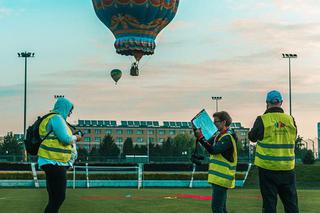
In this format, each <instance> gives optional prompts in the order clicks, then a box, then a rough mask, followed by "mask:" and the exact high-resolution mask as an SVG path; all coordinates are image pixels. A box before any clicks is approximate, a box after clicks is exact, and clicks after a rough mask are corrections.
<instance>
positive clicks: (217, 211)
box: [211, 184, 228, 213]
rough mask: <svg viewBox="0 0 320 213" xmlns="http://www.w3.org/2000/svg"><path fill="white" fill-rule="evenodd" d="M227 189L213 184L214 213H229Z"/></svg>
mask: <svg viewBox="0 0 320 213" xmlns="http://www.w3.org/2000/svg"><path fill="white" fill-rule="evenodd" d="M227 190H228V189H227V188H225V187H222V186H219V185H216V184H212V201H211V209H212V212H213V213H227Z"/></svg>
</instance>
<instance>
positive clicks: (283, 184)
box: [259, 168, 299, 213]
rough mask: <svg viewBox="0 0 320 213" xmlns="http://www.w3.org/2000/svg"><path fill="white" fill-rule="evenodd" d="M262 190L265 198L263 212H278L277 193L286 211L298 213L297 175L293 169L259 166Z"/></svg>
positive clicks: (287, 212)
mask: <svg viewBox="0 0 320 213" xmlns="http://www.w3.org/2000/svg"><path fill="white" fill-rule="evenodd" d="M259 183H260V191H261V195H262V199H263V210H262V212H263V213H275V212H277V199H278V197H277V195H278V194H279V197H280V200H281V201H282V204H283V206H284V210H285V212H286V213H298V212H299V209H298V196H297V190H296V176H295V172H294V170H291V171H271V170H266V169H262V168H259Z"/></svg>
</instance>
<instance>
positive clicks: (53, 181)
mask: <svg viewBox="0 0 320 213" xmlns="http://www.w3.org/2000/svg"><path fill="white" fill-rule="evenodd" d="M41 168H42V169H43V170H44V172H45V173H46V183H47V191H48V196H49V201H48V204H47V206H46V208H45V211H44V212H45V213H57V212H59V208H60V206H61V205H62V203H63V201H64V200H65V198H66V188H67V167H64V166H57V165H51V164H47V165H44V166H42V167H41Z"/></svg>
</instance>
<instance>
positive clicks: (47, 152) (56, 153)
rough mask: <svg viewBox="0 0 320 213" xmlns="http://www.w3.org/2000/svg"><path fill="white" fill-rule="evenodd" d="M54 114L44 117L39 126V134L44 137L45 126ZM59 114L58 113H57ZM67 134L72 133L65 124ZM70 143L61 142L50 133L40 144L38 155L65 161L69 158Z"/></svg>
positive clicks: (45, 132)
mask: <svg viewBox="0 0 320 213" xmlns="http://www.w3.org/2000/svg"><path fill="white" fill-rule="evenodd" d="M54 115H55V114H53V115H50V116H48V117H47V118H45V119H44V120H43V121H42V122H41V124H40V126H39V135H40V137H44V136H45V135H46V134H47V131H46V126H47V124H48V122H49V120H50V118H52V117H53V116H54ZM59 116H60V115H59ZM67 131H68V134H70V135H72V131H71V129H70V128H69V127H68V126H67ZM71 148H72V147H71V145H65V144H63V143H61V142H60V141H59V140H58V138H57V137H56V136H55V135H54V134H50V135H49V136H48V137H47V138H46V139H45V140H44V141H43V142H42V143H41V145H40V147H39V151H38V156H40V157H43V158H47V159H51V160H55V161H59V162H63V163H66V162H68V161H69V160H70V158H71Z"/></svg>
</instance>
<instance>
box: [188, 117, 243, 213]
mask: <svg viewBox="0 0 320 213" xmlns="http://www.w3.org/2000/svg"><path fill="white" fill-rule="evenodd" d="M213 119H214V124H215V126H216V127H217V128H218V133H217V134H216V135H215V136H214V137H213V138H212V139H210V140H209V141H207V140H206V139H205V138H204V136H203V135H202V132H201V129H194V134H195V136H196V138H197V141H198V142H199V143H200V144H201V145H202V146H203V147H204V148H205V149H206V150H207V151H208V152H209V154H210V161H209V170H208V182H209V183H210V184H211V185H212V201H211V208H212V212H214V213H226V212H227V207H226V204H227V189H231V188H234V187H235V174H236V166H237V163H238V156H237V141H238V138H237V136H236V134H235V133H234V131H233V130H232V129H230V128H229V127H230V124H231V123H232V119H231V117H230V115H229V114H228V113H227V112H225V111H221V112H216V113H214V114H213Z"/></svg>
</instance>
